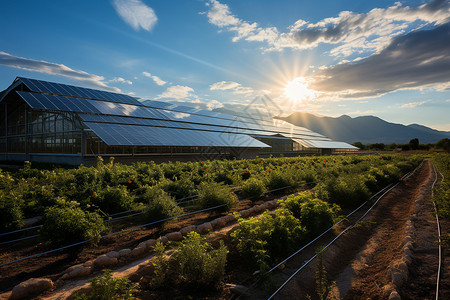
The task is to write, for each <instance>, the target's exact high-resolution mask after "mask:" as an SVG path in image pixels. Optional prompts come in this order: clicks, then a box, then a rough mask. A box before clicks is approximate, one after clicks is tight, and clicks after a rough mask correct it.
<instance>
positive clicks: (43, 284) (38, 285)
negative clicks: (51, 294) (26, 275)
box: [9, 278, 53, 300]
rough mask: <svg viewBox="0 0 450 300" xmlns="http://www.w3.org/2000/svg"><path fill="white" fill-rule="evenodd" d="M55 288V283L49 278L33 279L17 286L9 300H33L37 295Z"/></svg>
mask: <svg viewBox="0 0 450 300" xmlns="http://www.w3.org/2000/svg"><path fill="white" fill-rule="evenodd" d="M51 288H53V281H51V280H50V279H47V278H31V279H28V280H27V281H24V282H22V283H20V284H18V285H16V286H15V287H14V288H13V289H12V292H11V296H10V298H9V299H12V300H14V299H24V298H28V299H30V298H32V296H35V295H36V294H39V293H42V292H43V291H46V290H49V289H51Z"/></svg>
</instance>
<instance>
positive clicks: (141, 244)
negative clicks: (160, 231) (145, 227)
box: [136, 242, 147, 248]
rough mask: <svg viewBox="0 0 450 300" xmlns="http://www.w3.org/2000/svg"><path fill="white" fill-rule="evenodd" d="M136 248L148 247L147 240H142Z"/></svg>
mask: <svg viewBox="0 0 450 300" xmlns="http://www.w3.org/2000/svg"><path fill="white" fill-rule="evenodd" d="M136 248H147V242H140V243H139V245H137V246H136Z"/></svg>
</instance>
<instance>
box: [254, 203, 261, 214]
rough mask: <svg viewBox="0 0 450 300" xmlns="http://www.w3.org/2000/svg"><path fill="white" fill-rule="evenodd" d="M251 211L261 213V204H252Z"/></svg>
mask: <svg viewBox="0 0 450 300" xmlns="http://www.w3.org/2000/svg"><path fill="white" fill-rule="evenodd" d="M253 211H254V212H255V213H257V214H259V213H262V212H263V211H264V207H263V205H255V206H253Z"/></svg>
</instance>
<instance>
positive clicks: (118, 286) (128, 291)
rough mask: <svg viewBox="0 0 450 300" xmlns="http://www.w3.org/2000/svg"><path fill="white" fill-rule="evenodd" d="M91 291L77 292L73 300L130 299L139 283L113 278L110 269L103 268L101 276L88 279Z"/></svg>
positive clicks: (132, 297)
mask: <svg viewBox="0 0 450 300" xmlns="http://www.w3.org/2000/svg"><path fill="white" fill-rule="evenodd" d="M89 281H90V283H91V291H90V292H89V293H88V294H84V293H83V294H78V295H76V297H75V300H131V299H137V298H136V297H134V296H133V293H134V292H135V291H136V289H138V288H139V284H137V283H132V282H131V281H130V280H129V279H128V278H126V277H125V278H113V277H112V272H111V270H105V271H104V272H103V274H102V275H101V276H98V277H94V278H92V279H90V280H89Z"/></svg>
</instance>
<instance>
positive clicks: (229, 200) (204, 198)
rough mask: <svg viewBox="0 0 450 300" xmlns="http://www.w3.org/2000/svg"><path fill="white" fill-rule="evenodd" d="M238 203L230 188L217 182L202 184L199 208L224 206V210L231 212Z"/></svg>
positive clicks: (199, 193)
mask: <svg viewBox="0 0 450 300" xmlns="http://www.w3.org/2000/svg"><path fill="white" fill-rule="evenodd" d="M237 202H238V200H237V197H236V195H234V193H232V192H231V189H230V188H229V187H228V186H225V185H223V184H220V183H216V182H202V183H201V184H200V185H199V188H198V201H197V203H198V206H199V207H201V208H209V207H214V206H218V205H224V208H223V209H224V210H230V209H231V208H233V207H234V206H235V205H236V203H237Z"/></svg>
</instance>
